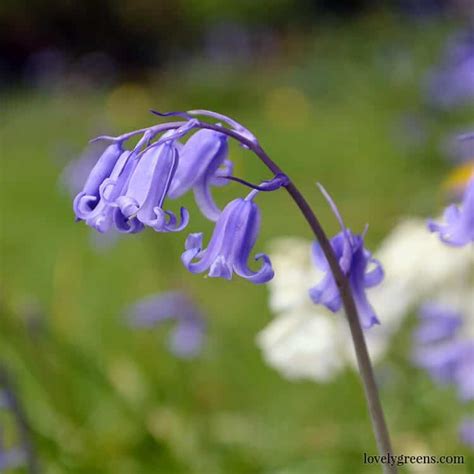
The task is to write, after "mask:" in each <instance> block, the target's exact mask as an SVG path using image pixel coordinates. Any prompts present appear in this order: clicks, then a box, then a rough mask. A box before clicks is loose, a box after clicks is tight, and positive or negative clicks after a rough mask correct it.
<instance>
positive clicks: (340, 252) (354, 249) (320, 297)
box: [309, 186, 384, 329]
mask: <svg viewBox="0 0 474 474" xmlns="http://www.w3.org/2000/svg"><path fill="white" fill-rule="evenodd" d="M320 189H321V191H322V193H323V194H324V196H325V198H326V199H327V200H328V202H329V204H330V206H331V208H332V210H333V212H334V214H335V215H336V218H337V220H338V221H339V224H340V226H341V229H342V231H341V232H340V233H339V234H337V235H336V236H335V237H333V238H332V239H331V246H332V248H333V250H334V253H335V255H336V257H337V259H338V261H339V265H340V266H341V269H342V271H343V272H344V273H345V274H346V275H349V281H350V284H351V287H352V291H353V295H354V300H355V303H356V306H357V310H358V313H359V317H360V321H361V324H362V327H363V328H365V329H367V328H370V327H371V326H373V325H374V324H380V322H379V320H378V319H377V316H376V314H375V312H374V309H373V308H372V306H371V305H370V303H369V301H368V299H367V295H366V292H365V290H366V288H371V287H373V286H376V285H378V284H379V283H380V282H381V281H382V280H383V277H384V272H383V268H382V265H381V264H380V262H379V261H378V260H376V259H375V258H373V257H372V254H371V253H370V252H369V251H368V250H367V249H366V248H365V247H364V235H354V234H353V233H352V232H351V231H350V230H349V229H347V228H346V227H345V225H344V222H343V220H342V217H341V214H340V213H339V211H338V209H337V207H336V205H335V203H334V201H333V200H332V198H331V197H330V196H329V194H328V193H327V192H326V191H325V190H324V188H322V186H320ZM312 255H313V261H314V264H315V265H316V267H317V268H319V269H320V270H322V271H323V272H324V273H325V274H326V275H325V276H324V278H323V279H322V280H321V281H320V282H319V283H318V284H317V285H316V286H314V287H313V288H311V289H310V290H309V295H310V297H311V299H312V300H313V302H314V303H316V304H322V305H324V306H326V308H328V309H329V310H330V311H332V312H334V313H335V312H337V311H339V310H340V309H341V307H342V299H341V295H340V292H339V288H338V287H337V284H336V281H335V280H334V277H333V275H332V273H331V271H330V268H329V263H328V261H327V260H326V257H325V255H324V253H323V251H322V249H321V246H320V245H319V243H318V242H314V243H313V250H312ZM371 265H372V266H373V268H372V269H370V270H369V267H370V266H371Z"/></svg>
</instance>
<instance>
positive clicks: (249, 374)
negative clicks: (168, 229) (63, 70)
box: [0, 15, 473, 474]
mask: <svg viewBox="0 0 474 474" xmlns="http://www.w3.org/2000/svg"><path fill="white" fill-rule="evenodd" d="M451 29H452V25H445V24H443V25H441V24H434V23H423V24H418V25H415V24H400V22H399V21H398V20H397V21H396V20H395V19H392V18H389V17H384V16H381V15H377V16H373V17H366V18H364V19H363V20H361V21H358V22H356V23H354V24H351V25H350V24H345V25H338V24H334V25H331V26H328V27H327V28H326V29H323V30H321V31H319V32H318V33H315V34H314V36H311V37H306V36H305V37H302V38H295V39H294V44H290V45H289V46H288V51H287V53H286V54H284V55H283V56H282V57H281V58H279V59H278V60H273V61H266V60H265V59H262V62H261V63H259V64H254V63H253V64H252V65H251V66H244V65H243V66H242V67H241V68H236V67H228V68H222V67H220V68H218V67H216V66H213V65H210V64H205V63H199V62H195V63H193V65H192V67H189V68H188V67H178V66H176V67H175V68H173V69H170V70H168V71H166V72H162V73H160V74H159V75H157V76H155V77H151V78H147V79H146V80H143V81H138V82H137V83H136V84H135V85H134V86H133V87H132V88H131V89H130V90H132V92H133V91H134V92H133V93H131V94H130V96H127V97H130V98H129V99H127V100H124V99H120V97H123V94H122V96H121V95H120V94H119V93H116V94H115V95H114V92H110V91H95V90H83V91H82V92H81V91H79V92H78V91H68V90H64V91H62V92H61V93H56V94H48V93H40V92H31V91H25V90H22V89H21V88H18V89H13V90H11V91H10V92H9V94H8V95H5V96H3V97H2V98H1V99H2V118H1V122H0V131H1V136H2V145H1V148H2V153H1V154H2V157H1V170H0V171H1V193H2V199H1V206H2V208H1V211H0V212H1V223H2V229H1V238H2V262H1V267H2V282H1V293H0V297H1V301H0V304H1V307H0V310H1V317H0V356H1V359H2V360H3V361H4V363H6V364H7V366H8V367H9V368H10V370H11V372H12V374H13V375H14V376H15V380H16V385H17V388H18V390H19V394H20V396H21V399H22V401H23V403H24V405H25V407H26V411H27V415H28V417H29V420H30V424H31V427H32V430H33V435H34V442H35V445H36V448H37V451H38V455H39V457H40V459H41V464H42V466H43V468H44V471H45V472H47V473H53V474H54V473H88V474H94V473H113V474H122V473H124V474H125V473H127V474H128V473H144V474H145V473H167V474H175V473H176V474H178V473H179V474H181V473H183V474H185V473H186V474H187V473H196V474H218V473H225V474H228V473H232V474H233V473H236V474H240V473H242V474H250V473H265V474H306V473H308V474H309V473H335V474H336V473H340V474H345V473H348V472H351V473H370V472H379V468H377V467H373V466H372V467H371V466H364V465H363V464H362V454H361V453H362V452H364V451H365V452H368V453H372V454H375V452H376V448H375V445H374V441H373V436H372V434H371V430H370V426H369V422H368V417H367V414H366V408H365V402H364V398H363V395H362V390H361V387H360V385H359V381H358V379H357V376H356V374H355V373H353V372H350V371H347V372H346V373H344V374H343V375H341V376H340V377H338V378H337V380H336V381H335V382H333V383H331V384H328V385H319V384H315V383H312V382H298V383H290V382H288V381H286V380H284V379H282V378H281V377H280V376H279V375H278V373H276V372H275V371H274V370H272V369H271V368H269V367H267V366H266V365H265V363H264V362H263V360H262V357H261V354H260V352H259V350H258V348H257V347H256V345H255V343H254V340H255V335H256V333H257V332H258V331H259V330H261V329H262V328H263V327H264V326H265V325H266V324H267V323H268V322H269V321H270V319H271V314H270V311H269V309H268V307H267V296H268V295H267V290H266V288H265V287H261V286H253V285H251V284H249V283H248V282H246V281H241V280H238V279H235V280H234V281H232V282H227V281H219V280H214V279H206V278H203V277H202V276H201V275H199V276H194V275H191V274H189V273H187V272H186V271H185V269H184V268H183V267H182V265H181V263H180V259H179V256H180V254H181V252H182V249H183V244H184V239H185V236H186V235H187V233H188V232H191V231H193V232H195V231H199V230H204V232H205V233H206V235H207V236H209V233H210V232H211V230H212V226H211V225H210V224H209V223H208V222H206V221H205V220H204V219H203V218H202V217H201V216H200V214H199V212H198V211H197V210H196V208H195V205H194V204H193V203H192V200H191V199H189V198H186V199H185V202H186V204H187V205H188V206H189V208H190V210H191V212H192V220H191V223H190V225H189V227H188V229H187V230H186V231H185V232H183V233H181V234H178V235H160V234H156V233H153V232H152V231H146V232H144V233H143V234H140V235H136V236H125V237H123V238H121V239H120V240H119V242H118V243H117V245H115V246H114V247H112V248H110V249H108V250H106V251H104V252H97V251H96V250H94V248H93V247H92V246H91V245H90V229H88V228H86V227H85V226H84V225H83V224H75V223H74V220H73V214H72V210H71V200H70V198H69V196H67V195H66V194H65V193H61V192H60V191H59V188H58V175H59V174H60V172H61V160H60V159H58V150H60V149H61V147H62V146H65V147H66V148H67V147H70V148H71V149H73V150H76V151H79V150H80V149H81V147H83V146H84V145H85V144H86V142H87V140H88V139H89V138H91V136H92V135H93V134H94V133H96V132H95V128H97V127H98V125H97V124H104V123H105V124H106V129H107V131H109V132H114V133H121V132H123V131H126V130H129V129H132V128H141V127H143V126H145V125H147V124H151V123H153V120H154V118H153V117H151V116H150V115H149V114H148V112H147V108H157V109H160V110H179V109H193V108H208V109H214V110H217V111H220V112H222V113H225V114H228V115H231V116H233V117H235V118H237V119H238V120H240V121H241V122H243V123H244V124H246V125H247V126H248V127H249V128H250V129H251V130H253V131H254V132H255V134H256V135H257V136H258V137H259V139H260V141H261V143H262V144H263V146H264V148H265V149H266V150H267V152H268V153H269V154H270V156H271V157H272V158H273V159H274V160H275V161H276V162H278V163H279V164H281V166H282V168H283V169H284V170H286V171H287V173H288V174H289V175H290V176H291V177H292V178H293V179H294V181H295V182H296V183H297V184H298V185H299V186H300V187H301V190H302V191H303V192H304V194H305V195H306V196H307V197H308V199H309V201H310V202H311V204H312V205H314V209H315V210H316V212H317V214H318V216H320V219H321V221H322V222H323V223H324V225H325V227H326V228H327V229H328V230H329V231H330V232H333V231H335V230H336V223H335V220H334V217H333V216H332V215H331V213H330V212H329V210H328V208H327V205H326V204H325V202H324V201H323V199H322V198H321V196H320V195H318V192H317V190H316V187H315V183H316V181H320V182H322V183H324V185H325V186H326V187H327V189H328V190H329V191H330V192H331V193H332V195H333V196H334V198H335V199H336V201H337V203H338V206H339V207H340V209H341V211H342V213H343V215H344V217H345V219H346V221H347V223H348V224H349V225H350V226H351V227H352V228H353V229H357V230H361V229H362V228H363V226H364V225H365V223H366V222H369V223H370V231H369V234H368V245H369V247H371V248H374V247H375V246H376V245H377V243H378V242H379V241H380V240H381V239H382V238H383V236H384V235H386V233H388V232H389V231H390V229H391V228H392V227H393V226H394V225H395V223H396V222H397V221H398V219H399V218H400V217H401V216H403V215H420V216H427V215H433V214H434V213H437V212H438V210H439V209H440V207H441V205H442V204H443V194H442V192H441V190H440V183H441V182H442V180H443V179H444V177H445V174H446V173H447V172H448V171H449V169H450V166H449V165H448V164H447V163H445V162H443V161H442V159H441V158H440V156H439V151H438V145H439V142H440V140H441V139H442V137H443V136H444V135H445V134H446V133H448V132H449V131H451V130H456V129H457V127H459V126H462V125H466V124H467V125H469V120H470V119H472V110H466V109H461V110H458V111H455V112H449V113H440V112H437V111H435V110H431V109H429V108H427V107H426V106H425V105H423V101H422V96H421V91H420V81H421V79H422V78H423V74H424V73H425V71H426V68H427V67H428V66H429V65H430V64H432V63H433V62H434V61H435V59H436V57H437V56H438V53H439V49H440V46H441V45H442V42H443V40H444V38H445V37H446V35H447V34H448V33H449V32H450V31H451ZM137 84H138V85H137ZM288 89H290V90H291V92H290V93H288ZM127 90H128V89H127ZM282 91H283V92H282ZM295 91H296V97H297V100H295V101H293V100H291V98H292V97H295ZM133 94H136V98H137V100H134V95H133ZM281 97H283V99H282V98H281ZM285 97H286V98H285ZM288 97H289V98H290V99H288ZM144 98H149V100H144ZM121 100H123V103H121ZM407 116H415V117H417V119H418V120H419V121H420V122H421V123H422V126H423V128H424V132H423V133H424V135H425V139H424V140H423V141H422V143H421V144H416V143H412V142H411V141H410V132H411V130H410V129H409V128H408V129H407V128H406V127H405V128H403V126H401V125H400V124H402V123H403V120H404V117H407ZM231 158H232V159H234V160H235V162H236V174H237V175H238V176H241V177H244V178H246V179H249V180H250V181H258V180H259V179H265V178H268V176H269V175H268V173H267V171H266V170H265V169H264V168H263V166H262V165H261V164H260V163H259V162H258V160H257V159H256V158H255V157H254V156H252V155H250V154H249V153H248V152H246V151H245V150H242V149H240V148H238V147H237V146H233V147H232V152H231ZM216 191H217V193H219V194H218V197H217V199H218V201H219V202H221V203H225V202H226V201H227V200H229V199H230V198H232V197H234V196H238V195H241V194H242V192H246V191H244V190H243V189H242V188H241V187H239V186H238V185H236V184H231V185H229V186H228V187H226V188H223V189H222V190H221V191H220V190H216ZM259 204H260V205H261V208H262V214H263V226H262V231H261V235H260V237H259V241H258V244H257V246H256V250H257V251H261V250H264V249H265V248H266V245H267V243H268V241H269V240H270V239H271V238H272V237H276V236H282V235H295V236H298V235H300V236H305V237H308V238H309V237H310V232H309V230H308V229H307V227H306V225H305V223H304V221H303V219H302V218H301V216H300V215H298V213H297V212H296V208H295V206H294V205H293V203H292V202H291V201H290V200H289V199H288V197H287V196H286V195H285V193H284V192H278V193H274V194H272V195H262V196H260V198H259ZM174 288H185V289H186V290H187V291H189V292H190V293H191V294H192V295H193V296H194V297H195V298H196V300H197V301H198V302H199V304H200V305H201V306H202V308H203V309H204V310H205V312H206V313H207V315H208V318H209V333H208V337H207V341H206V344H205V346H204V350H203V353H202V355H201V356H200V357H199V358H198V359H196V360H193V361H182V360H177V359H175V358H174V357H173V356H172V355H170V353H169V352H168V351H167V349H166V338H167V331H168V329H169V328H160V329H157V330H154V331H143V332H142V331H140V332H134V331H133V330H131V329H129V328H128V327H127V326H126V325H125V324H124V320H123V308H124V307H125V306H126V305H128V304H130V303H132V302H134V301H135V300H136V299H138V298H140V297H143V296H146V295H149V294H151V293H154V292H159V291H165V290H168V289H174ZM380 316H381V319H382V323H383V314H381V315H380ZM410 324H412V321H411V319H410V318H409V319H408V322H407V324H406V326H405V328H404V330H403V331H402V332H401V333H400V334H399V335H398V336H397V338H396V341H394V344H393V348H392V350H391V351H390V354H389V356H388V357H387V360H386V362H385V363H384V364H383V365H382V366H381V367H380V371H381V378H382V380H383V381H384V383H383V385H382V387H381V395H382V399H383V404H384V407H385V410H386V413H387V417H388V421H389V425H390V428H391V430H392V433H393V438H394V444H395V446H396V449H397V450H398V451H399V452H404V453H409V451H410V453H411V452H413V453H414V454H423V453H424V452H425V451H426V450H428V451H429V452H430V453H431V454H437V455H441V454H465V455H466V456H467V455H468V452H467V451H466V450H465V448H463V447H462V446H461V445H460V444H459V442H458V440H457V434H456V429H457V422H458V420H459V418H460V416H461V414H462V413H463V412H464V411H463V409H462V408H461V407H460V406H459V404H458V402H457V400H456V396H455V393H454V392H453V391H452V390H449V389H442V388H439V387H436V386H434V385H433V384H432V383H431V382H430V381H429V380H428V378H427V377H426V375H424V374H423V373H421V372H420V371H418V370H416V369H414V368H412V367H411V366H410V364H409V355H410V344H411V341H410V333H409V326H410ZM410 453H409V454H410ZM470 462H471V464H470V467H468V466H465V467H451V468H445V470H443V469H442V468H440V469H439V470H438V471H436V472H456V473H458V472H459V473H461V472H472V469H473V464H472V459H471V461H470ZM469 469H471V471H469ZM18 472H21V470H19V471H18ZM404 472H409V471H408V470H406V471H404ZM426 472H431V471H426ZM433 472H434V471H433Z"/></svg>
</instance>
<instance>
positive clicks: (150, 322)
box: [126, 291, 206, 358]
mask: <svg viewBox="0 0 474 474" xmlns="http://www.w3.org/2000/svg"><path fill="white" fill-rule="evenodd" d="M126 314H127V316H128V319H129V322H130V324H131V325H132V326H133V327H135V328H151V327H154V326H156V325H159V324H161V323H163V322H164V321H168V320H174V321H175V322H176V326H175V329H174V331H173V333H172V336H171V340H170V350H171V352H172V353H173V354H175V355H176V356H177V357H182V358H191V357H194V356H196V355H197V354H198V353H199V351H200V350H201V347H202V344H203V339H204V333H205V330H206V324H205V321H204V318H203V316H202V314H201V312H200V310H199V308H198V307H197V305H196V304H195V303H194V301H193V300H192V299H191V298H190V297H189V296H187V295H186V294H185V293H183V292H181V291H169V292H165V293H160V294H156V295H152V296H149V297H147V298H144V299H142V300H140V301H138V302H137V303H135V304H134V305H132V306H131V307H129V308H128V309H127V310H126Z"/></svg>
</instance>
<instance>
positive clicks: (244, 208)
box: [181, 192, 273, 284]
mask: <svg viewBox="0 0 474 474" xmlns="http://www.w3.org/2000/svg"><path fill="white" fill-rule="evenodd" d="M252 193H253V192H252ZM252 193H251V194H252ZM252 197H253V194H252ZM252 197H250V195H249V197H247V198H246V199H234V200H233V201H231V202H230V203H229V204H228V205H227V206H226V207H225V208H224V210H223V211H222V213H221V214H220V216H219V218H218V220H217V223H216V226H215V229H214V232H213V234H212V237H211V240H210V242H209V245H208V247H207V248H206V249H202V234H191V235H190V236H189V237H188V239H187V241H186V244H185V249H186V250H185V252H184V253H183V254H182V256H181V259H182V261H183V263H184V265H185V266H186V268H187V269H188V270H189V271H191V272H192V273H202V272H204V271H206V270H209V273H208V275H209V276H210V277H220V278H225V279H227V280H230V279H231V278H232V273H233V272H235V273H237V274H238V275H239V276H241V277H243V278H246V279H247V280H249V281H250V282H252V283H255V284H260V283H265V282H267V281H269V280H270V279H271V278H272V277H273V269H272V267H271V263H270V260H269V259H268V257H267V256H266V255H263V254H258V255H257V256H256V259H257V260H262V261H263V263H262V265H261V267H260V269H259V270H258V271H253V270H251V269H250V268H249V267H248V258H249V256H250V253H251V251H252V248H253V246H254V245H255V242H256V239H257V235H258V231H259V227H260V213H259V209H258V207H257V205H256V204H255V203H254V202H253V201H252ZM193 260H196V261H193Z"/></svg>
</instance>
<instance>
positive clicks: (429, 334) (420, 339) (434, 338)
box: [414, 303, 462, 344]
mask: <svg viewBox="0 0 474 474" xmlns="http://www.w3.org/2000/svg"><path fill="white" fill-rule="evenodd" d="M419 317H420V320H421V323H420V325H419V326H418V328H417V329H416V330H415V333H414V337H415V340H416V342H417V343H419V344H429V343H432V342H439V341H442V340H445V339H450V338H452V337H453V336H454V335H455V333H456V331H457V329H458V328H459V327H460V326H461V324H462V318H461V315H460V314H459V313H458V312H456V311H453V310H451V309H450V308H446V307H444V306H441V305H439V304H436V303H425V304H424V305H423V306H422V307H421V309H420V312H419Z"/></svg>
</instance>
